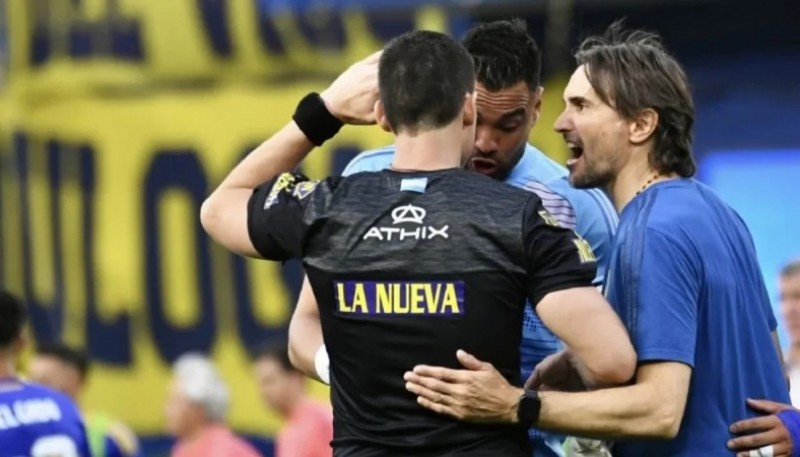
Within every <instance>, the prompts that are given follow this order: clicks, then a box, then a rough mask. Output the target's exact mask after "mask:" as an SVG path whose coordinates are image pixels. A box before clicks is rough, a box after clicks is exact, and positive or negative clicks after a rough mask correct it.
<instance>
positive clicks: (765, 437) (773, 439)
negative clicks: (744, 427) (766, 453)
mask: <svg viewBox="0 0 800 457" xmlns="http://www.w3.org/2000/svg"><path fill="white" fill-rule="evenodd" d="M779 441H781V433H780V432H779V431H777V430H769V431H766V432H763V433H757V434H755V435H747V436H740V437H738V438H734V439H732V440H730V441H728V448H729V449H732V450H734V451H741V450H743V449H757V448H760V447H762V446H767V445H769V444H772V443H777V442H779Z"/></svg>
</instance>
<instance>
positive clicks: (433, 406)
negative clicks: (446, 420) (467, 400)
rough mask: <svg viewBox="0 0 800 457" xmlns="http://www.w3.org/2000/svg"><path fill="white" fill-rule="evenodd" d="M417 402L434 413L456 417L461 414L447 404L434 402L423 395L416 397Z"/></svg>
mask: <svg viewBox="0 0 800 457" xmlns="http://www.w3.org/2000/svg"><path fill="white" fill-rule="evenodd" d="M417 403H419V404H420V405H422V406H423V407H424V408H427V409H429V410H431V411H433V412H435V413H439V414H444V415H446V416H450V417H454V418H456V419H460V418H461V416H460V415H459V414H458V413H457V412H456V410H454V409H453V408H451V407H449V406H447V405H443V404H441V403H434V402H432V401H430V400H428V399H427V398H425V397H417Z"/></svg>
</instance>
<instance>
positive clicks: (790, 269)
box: [781, 259, 800, 278]
mask: <svg viewBox="0 0 800 457" xmlns="http://www.w3.org/2000/svg"><path fill="white" fill-rule="evenodd" d="M796 274H800V259H797V260H793V261H791V262H789V263H787V264H786V265H784V266H783V268H781V278H787V277H789V276H794V275H796Z"/></svg>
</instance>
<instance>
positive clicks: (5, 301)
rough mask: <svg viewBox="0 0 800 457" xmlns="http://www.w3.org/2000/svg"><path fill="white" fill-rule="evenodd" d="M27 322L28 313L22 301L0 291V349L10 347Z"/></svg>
mask: <svg viewBox="0 0 800 457" xmlns="http://www.w3.org/2000/svg"><path fill="white" fill-rule="evenodd" d="M27 321H28V312H27V310H26V309H25V305H24V304H23V303H22V301H20V300H19V299H18V298H17V297H15V296H13V295H11V294H10V293H8V292H7V291H5V290H0V348H6V347H8V346H10V345H11V344H12V343H13V342H14V341H15V340H16V339H17V338H19V336H20V335H21V334H22V329H23V328H24V327H25V323H26V322H27Z"/></svg>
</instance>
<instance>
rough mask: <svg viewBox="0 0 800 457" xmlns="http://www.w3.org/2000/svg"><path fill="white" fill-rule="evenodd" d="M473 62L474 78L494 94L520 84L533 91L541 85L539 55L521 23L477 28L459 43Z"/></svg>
mask: <svg viewBox="0 0 800 457" xmlns="http://www.w3.org/2000/svg"><path fill="white" fill-rule="evenodd" d="M461 43H462V44H463V45H464V47H465V48H467V51H469V53H470V55H472V59H473V60H474V61H475V75H476V77H477V78H478V82H479V83H480V84H482V85H483V86H484V87H485V88H486V89H488V90H490V91H492V92H497V91H499V90H503V89H507V88H509V87H511V86H514V85H515V84H517V83H519V82H520V81H524V82H525V84H526V85H527V86H528V89H530V90H532V91H534V90H536V89H538V88H539V85H540V84H541V73H542V54H541V52H540V51H539V46H537V45H536V40H534V39H533V37H532V36H530V35H529V34H528V27H527V24H525V21H524V20H522V19H511V20H504V21H494V22H487V23H484V24H480V25H477V26H475V27H473V28H472V29H470V30H469V31H468V32H467V35H466V36H465V37H464V39H463V40H461Z"/></svg>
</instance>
